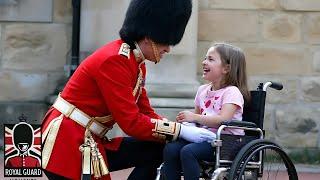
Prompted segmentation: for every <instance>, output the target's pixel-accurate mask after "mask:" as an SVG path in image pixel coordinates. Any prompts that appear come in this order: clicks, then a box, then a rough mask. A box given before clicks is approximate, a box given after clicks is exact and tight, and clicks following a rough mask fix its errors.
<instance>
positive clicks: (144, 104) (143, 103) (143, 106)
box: [138, 88, 162, 119]
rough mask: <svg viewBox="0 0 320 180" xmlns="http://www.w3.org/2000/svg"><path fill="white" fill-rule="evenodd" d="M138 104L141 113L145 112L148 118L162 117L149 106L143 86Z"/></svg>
mask: <svg viewBox="0 0 320 180" xmlns="http://www.w3.org/2000/svg"><path fill="white" fill-rule="evenodd" d="M138 106H139V109H140V112H141V113H142V114H145V115H147V116H149V117H150V118H154V119H162V117H161V116H159V115H158V114H156V113H155V112H154V110H153V108H152V107H151V105H150V101H149V98H148V96H147V92H146V90H145V88H142V92H141V95H140V98H139V101H138Z"/></svg>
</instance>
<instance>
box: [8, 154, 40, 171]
mask: <svg viewBox="0 0 320 180" xmlns="http://www.w3.org/2000/svg"><path fill="white" fill-rule="evenodd" d="M6 167H14V168H36V167H38V168H40V159H37V158H35V157H32V156H19V155H17V156H14V157H11V158H9V159H8V160H7V162H6Z"/></svg>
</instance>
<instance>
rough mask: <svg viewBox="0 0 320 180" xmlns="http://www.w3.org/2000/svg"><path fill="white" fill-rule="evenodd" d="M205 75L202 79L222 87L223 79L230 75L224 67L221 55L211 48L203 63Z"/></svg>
mask: <svg viewBox="0 0 320 180" xmlns="http://www.w3.org/2000/svg"><path fill="white" fill-rule="evenodd" d="M202 66H203V75H202V77H203V78H204V79H205V80H207V81H210V82H212V83H213V85H217V86H220V84H221V81H222V79H223V77H224V76H225V75H226V74H227V73H228V71H227V68H226V66H225V65H223V63H222V60H221V58H220V54H219V53H218V52H217V51H216V50H215V48H214V47H211V48H210V49H209V50H208V52H207V55H206V57H205V59H204V61H203V62H202Z"/></svg>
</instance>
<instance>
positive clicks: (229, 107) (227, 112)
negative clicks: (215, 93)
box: [177, 103, 239, 127]
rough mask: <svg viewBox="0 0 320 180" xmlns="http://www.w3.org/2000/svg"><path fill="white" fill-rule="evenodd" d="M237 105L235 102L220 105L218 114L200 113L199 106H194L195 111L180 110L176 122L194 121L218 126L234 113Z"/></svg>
mask: <svg viewBox="0 0 320 180" xmlns="http://www.w3.org/2000/svg"><path fill="white" fill-rule="evenodd" d="M238 108H239V106H237V105H235V104H229V103H228V104H224V105H222V108H221V111H220V114H219V115H201V114H200V108H199V107H197V106H196V108H195V113H192V112H190V111H182V112H180V113H178V115H177V121H178V122H195V123H198V124H201V125H205V126H208V127H212V126H218V125H220V124H221V123H222V122H223V121H226V120H230V119H232V117H233V116H234V114H235V113H236V110H237V109H238Z"/></svg>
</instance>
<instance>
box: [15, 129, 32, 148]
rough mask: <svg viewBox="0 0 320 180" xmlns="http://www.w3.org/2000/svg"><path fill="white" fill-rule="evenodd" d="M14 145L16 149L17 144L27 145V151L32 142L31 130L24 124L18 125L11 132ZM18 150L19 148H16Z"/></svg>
mask: <svg viewBox="0 0 320 180" xmlns="http://www.w3.org/2000/svg"><path fill="white" fill-rule="evenodd" d="M13 139H14V145H15V146H16V147H17V148H18V146H19V143H26V144H28V149H29V148H30V147H31V145H32V142H33V129H32V127H31V126H30V125H28V124H26V123H19V124H17V125H16V126H15V128H14V130H13ZM18 149H19V148H18Z"/></svg>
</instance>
